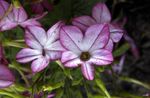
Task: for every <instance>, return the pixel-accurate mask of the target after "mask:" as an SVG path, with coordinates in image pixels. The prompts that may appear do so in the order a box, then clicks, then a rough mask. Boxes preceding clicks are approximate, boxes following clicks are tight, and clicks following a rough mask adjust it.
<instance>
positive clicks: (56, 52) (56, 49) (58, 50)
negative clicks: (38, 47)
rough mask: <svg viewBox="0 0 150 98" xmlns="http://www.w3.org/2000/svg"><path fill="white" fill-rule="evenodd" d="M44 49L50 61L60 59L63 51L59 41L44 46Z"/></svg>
mask: <svg viewBox="0 0 150 98" xmlns="http://www.w3.org/2000/svg"><path fill="white" fill-rule="evenodd" d="M44 49H45V50H46V51H47V53H48V55H49V57H50V59H52V60H57V59H60V58H61V54H62V51H65V49H64V48H63V47H62V45H61V44H60V42H59V41H56V42H54V43H52V44H46V46H45V47H44Z"/></svg>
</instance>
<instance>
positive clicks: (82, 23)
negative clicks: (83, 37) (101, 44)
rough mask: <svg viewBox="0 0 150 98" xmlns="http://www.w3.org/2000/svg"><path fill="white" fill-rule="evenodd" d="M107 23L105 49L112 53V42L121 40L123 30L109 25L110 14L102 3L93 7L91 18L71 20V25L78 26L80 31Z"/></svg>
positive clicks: (84, 17)
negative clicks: (107, 40)
mask: <svg viewBox="0 0 150 98" xmlns="http://www.w3.org/2000/svg"><path fill="white" fill-rule="evenodd" d="M103 23H107V24H108V25H109V30H110V32H111V33H110V40H109V42H108V45H107V46H106V49H108V50H110V51H112V49H113V42H119V40H120V39H121V38H122V35H123V30H122V29H121V28H120V27H119V26H118V25H117V24H116V23H113V22H112V23H111V14H110V12H109V10H108V8H107V6H106V5H105V4H104V3H98V4H96V5H95V6H94V7H93V10H92V17H91V16H80V17H76V18H74V19H73V21H72V24H73V25H75V26H78V27H79V28H80V29H81V30H82V31H86V29H87V28H88V27H89V26H91V25H93V24H103Z"/></svg>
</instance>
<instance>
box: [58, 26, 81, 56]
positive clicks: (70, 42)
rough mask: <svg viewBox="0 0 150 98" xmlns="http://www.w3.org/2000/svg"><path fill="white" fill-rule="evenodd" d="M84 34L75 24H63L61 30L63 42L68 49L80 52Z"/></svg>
mask: <svg viewBox="0 0 150 98" xmlns="http://www.w3.org/2000/svg"><path fill="white" fill-rule="evenodd" d="M82 38H83V34H82V32H81V31H80V29H78V28H77V27H75V26H63V27H62V29H61V31H60V41H61V44H62V45H63V46H64V47H65V48H66V49H68V50H71V51H73V52H75V53H77V54H80V51H81V49H80V46H81V41H82Z"/></svg>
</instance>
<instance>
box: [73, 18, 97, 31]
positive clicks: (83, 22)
mask: <svg viewBox="0 0 150 98" xmlns="http://www.w3.org/2000/svg"><path fill="white" fill-rule="evenodd" d="M95 23H96V22H95V20H94V19H92V18H91V17H90V16H81V17H77V18H74V19H73V20H72V24H73V25H75V26H77V27H79V28H80V29H81V30H83V31H86V29H87V28H88V27H89V26H91V25H93V24H95Z"/></svg>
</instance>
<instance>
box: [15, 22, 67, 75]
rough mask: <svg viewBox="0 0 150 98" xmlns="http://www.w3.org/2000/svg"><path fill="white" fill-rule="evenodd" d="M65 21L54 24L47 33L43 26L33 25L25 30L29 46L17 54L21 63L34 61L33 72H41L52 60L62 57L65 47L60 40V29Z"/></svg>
mask: <svg viewBox="0 0 150 98" xmlns="http://www.w3.org/2000/svg"><path fill="white" fill-rule="evenodd" d="M62 25H64V23H63V22H58V23H56V24H55V25H54V26H52V27H51V28H50V29H49V30H48V31H47V33H46V32H45V30H44V29H43V28H42V27H38V26H32V27H28V30H26V31H25V41H26V44H27V45H28V46H29V48H24V49H22V50H21V51H20V52H19V53H18V54H17V56H16V58H17V61H18V62H20V63H27V62H30V61H33V62H32V64H31V68H32V71H33V72H39V71H41V70H43V69H44V68H45V67H47V66H48V64H49V62H50V61H51V60H56V59H59V58H61V53H62V51H64V48H63V47H62V46H61V44H60V42H59V40H58V39H59V30H60V28H61V26H62Z"/></svg>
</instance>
